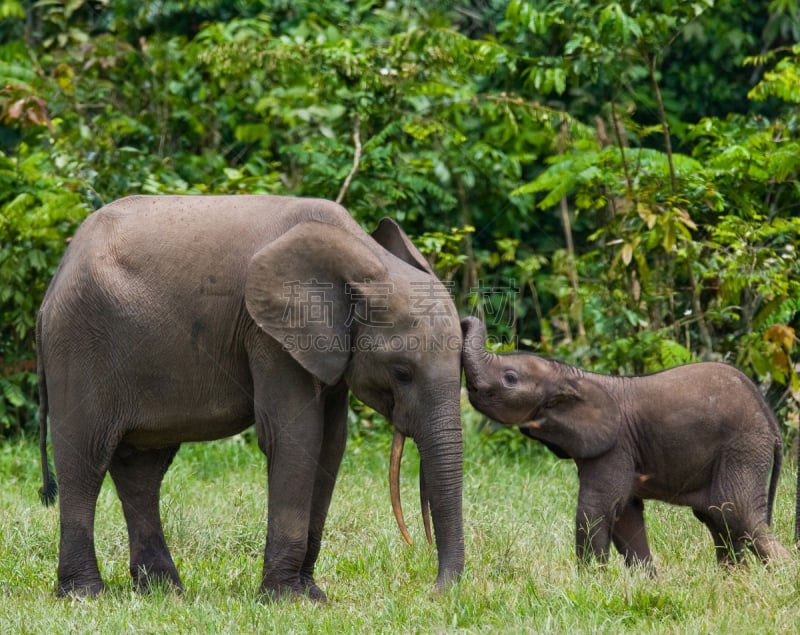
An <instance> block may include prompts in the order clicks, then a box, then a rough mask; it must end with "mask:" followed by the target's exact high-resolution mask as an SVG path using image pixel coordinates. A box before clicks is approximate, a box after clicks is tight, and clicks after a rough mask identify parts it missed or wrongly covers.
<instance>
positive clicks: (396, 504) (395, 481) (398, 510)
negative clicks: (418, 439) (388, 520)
mask: <svg viewBox="0 0 800 635" xmlns="http://www.w3.org/2000/svg"><path fill="white" fill-rule="evenodd" d="M405 442H406V438H405V436H404V435H403V434H402V433H400V432H395V433H394V437H393V438H392V455H391V458H390V459H389V495H390V496H391V498H392V511H393V512H394V517H395V519H396V520H397V526H398V527H399V528H400V533H401V534H402V536H403V540H405V541H406V543H407V544H409V545H410V544H411V536H409V535H408V529H406V521H405V520H403V506H402V505H401V504H400V459H402V458H403V445H404V444H405Z"/></svg>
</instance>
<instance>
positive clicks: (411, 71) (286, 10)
mask: <svg viewBox="0 0 800 635" xmlns="http://www.w3.org/2000/svg"><path fill="white" fill-rule="evenodd" d="M798 42H800V2H798V1H797V0H772V1H770V2H752V1H751V0H694V1H680V0H667V1H659V2H656V1H654V0H623V1H620V2H595V1H594V0H552V1H547V2H545V1H541V0H527V1H526V0H510V1H508V0H502V1H501V0H464V1H455V2H448V1H438V2H435V3H434V2H420V1H419V0H413V1H412V0H390V1H387V2H378V1H372V0H361V1H356V2H343V1H334V0H313V1H311V0H291V1H289V0H233V1H231V0H195V1H173V0H162V1H156V2H141V1H140V0H136V1H133V0H114V1H113V2H112V1H111V0H68V1H64V2H62V1H55V0H36V1H31V0H0V438H3V437H11V436H16V435H19V434H25V433H26V432H28V431H30V432H33V431H34V430H35V429H36V408H37V403H38V398H37V390H36V375H35V364H36V362H35V346H34V328H33V327H34V321H35V317H36V312H37V310H38V306H39V304H40V302H41V298H42V296H43V294H44V290H45V288H46V285H47V283H48V281H49V279H50V277H51V276H52V274H53V272H54V270H55V267H56V266H57V264H58V262H59V260H60V257H61V255H62V254H63V251H64V249H65V248H66V246H67V244H68V241H69V239H70V236H71V235H72V234H73V233H74V231H75V229H76V227H77V226H78V224H79V223H80V222H81V221H82V220H83V219H84V218H85V217H86V215H87V214H89V213H90V212H91V211H92V210H94V209H96V208H98V207H100V206H101V205H103V204H105V203H108V202H110V201H112V200H114V199H116V198H119V197H122V196H126V195H130V194H138V193H147V194H157V193H165V194H178V193H224V194H239V193H276V194H291V195H301V196H317V197H324V198H330V199H334V200H339V201H341V202H342V204H344V205H345V206H346V207H347V208H348V209H349V210H350V211H351V212H352V214H353V215H354V216H355V217H356V219H357V220H358V221H359V222H360V223H361V224H362V225H363V226H364V227H365V228H366V229H367V230H370V229H371V228H373V227H374V226H375V224H376V223H377V221H378V220H379V219H380V217H382V216H384V215H389V216H391V217H393V218H395V219H396V220H398V221H399V222H400V223H401V225H402V226H403V227H404V228H405V229H406V231H407V232H408V233H409V234H410V235H411V236H412V237H413V238H414V240H415V242H416V243H417V245H418V246H420V248H421V249H422V250H423V251H424V252H425V253H426V254H427V255H428V256H429V257H430V259H431V261H432V262H433V264H434V265H435V267H436V269H437V272H438V274H439V276H440V277H441V278H442V280H444V281H445V282H446V284H447V285H448V286H449V288H450V289H451V291H452V293H453V296H454V298H455V299H456V302H457V304H458V306H459V310H460V311H461V313H462V314H464V315H465V314H470V313H473V314H478V315H481V316H482V317H484V318H485V319H486V320H487V322H488V323H489V328H490V331H491V333H492V334H493V336H494V337H495V339H496V341H497V342H498V345H499V346H501V347H505V348H509V347H514V346H519V347H521V348H529V349H532V350H536V351H538V352H540V353H542V354H545V355H550V356H556V357H559V358H561V359H564V360H566V361H568V362H571V363H575V364H579V365H581V366H585V367H587V368H590V369H592V370H596V371H601V372H610V373H641V372H649V371H653V370H657V369H660V368H664V367H669V366H674V365H676V364H679V363H684V362H689V361H693V360H702V359H718V360H724V361H727V362H730V363H733V364H735V365H736V366H738V367H739V368H741V369H743V370H744V371H745V372H746V373H748V374H749V375H750V376H751V377H752V378H753V379H755V380H756V381H758V382H759V383H760V384H761V386H762V388H763V389H764V390H765V392H766V393H767V396H768V399H769V400H770V402H771V404H772V405H773V407H774V408H775V409H776V410H777V411H778V412H779V415H780V417H779V418H780V420H781V422H782V424H783V425H784V429H785V432H786V436H787V442H788V441H789V440H790V438H791V436H792V434H791V433H792V431H793V430H796V429H797V427H798V421H799V420H800V416H798V411H799V408H798V398H800V382H799V381H798V377H797V371H796V369H795V363H794V360H795V358H796V357H797V350H798V348H797V337H796V329H797V328H798V326H800V261H798V257H797V250H798V247H800V183H799V182H798V177H800V119H798V116H799V115H800V44H798ZM360 412H361V415H363V416H361V415H360V416H357V417H354V418H353V423H354V425H362V424H363V425H367V424H368V420H369V416H368V415H369V413H368V412H367V413H366V414H365V410H364V409H363V407H362V410H361V411H360Z"/></svg>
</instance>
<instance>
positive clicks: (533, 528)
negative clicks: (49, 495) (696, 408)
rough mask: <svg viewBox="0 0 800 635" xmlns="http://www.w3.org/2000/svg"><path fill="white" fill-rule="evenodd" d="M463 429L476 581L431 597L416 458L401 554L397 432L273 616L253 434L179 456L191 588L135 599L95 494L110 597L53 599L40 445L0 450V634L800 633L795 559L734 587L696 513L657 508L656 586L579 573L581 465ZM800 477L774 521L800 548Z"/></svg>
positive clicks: (175, 509) (110, 522) (357, 475)
mask: <svg viewBox="0 0 800 635" xmlns="http://www.w3.org/2000/svg"><path fill="white" fill-rule="evenodd" d="M465 426H466V427H467V428H468V432H467V434H466V437H465V444H466V452H465V489H464V516H465V525H466V536H465V538H466V549H467V563H468V564H467V571H466V574H465V576H464V578H463V580H462V581H461V582H460V583H459V584H458V585H456V586H455V587H454V588H452V589H450V590H449V591H447V592H445V593H443V594H435V593H433V592H432V583H433V581H434V578H435V575H436V556H435V551H434V550H433V549H432V548H430V547H428V546H427V544H426V543H425V540H424V534H423V531H422V523H421V520H420V517H419V512H418V510H417V509H416V505H415V502H416V500H418V499H417V489H416V488H417V474H416V472H417V467H418V460H417V457H416V455H415V453H414V451H413V450H414V446H413V443H411V444H408V447H407V451H406V458H405V461H404V472H403V491H404V498H403V499H404V501H406V503H405V511H406V520H407V522H408V523H409V527H410V531H411V533H412V536H413V538H414V539H415V544H414V545H413V546H411V547H408V546H406V545H405V544H404V543H403V542H402V540H401V539H400V536H399V533H398V531H397V528H396V525H395V523H394V519H393V517H392V514H391V510H390V505H389V494H388V485H387V470H388V455H389V442H390V439H389V435H388V434H377V433H376V434H372V435H370V438H366V439H363V440H360V441H361V442H355V443H351V444H350V446H349V447H348V451H347V453H346V456H345V461H344V464H343V467H342V472H341V473H340V478H339V483H338V485H337V490H336V492H335V495H334V501H333V505H332V508H331V513H330V516H329V519H328V525H327V532H326V540H325V542H324V544H323V552H322V555H321V556H320V561H319V563H318V568H317V579H318V582H319V584H320V586H321V587H322V588H323V589H324V590H325V591H326V592H327V593H328V596H329V599H330V601H329V603H328V604H327V605H324V606H319V605H315V604H312V603H309V602H306V601H298V602H288V601H287V602H279V603H269V602H264V601H262V600H261V599H260V598H259V596H258V594H257V592H256V591H257V588H258V583H259V575H260V572H261V560H262V553H263V542H264V536H265V531H266V494H265V491H266V490H265V481H266V477H265V461H264V458H263V457H262V456H261V454H260V453H259V451H258V449H257V447H256V445H255V443H253V442H252V441H250V440H248V439H247V438H246V437H237V438H234V439H230V440H226V441H220V442H215V443H207V444H193V445H186V446H184V447H183V448H182V449H181V451H180V452H179V454H178V457H177V458H176V460H175V463H174V464H173V467H172V468H171V470H170V472H169V473H168V475H167V478H166V480H165V483H164V488H163V502H162V514H163V518H164V523H165V530H166V533H167V538H168V540H169V542H170V545H171V548H172V553H173V556H174V558H175V560H176V563H177V565H178V569H179V570H180V572H181V575H182V577H183V580H184V583H185V585H186V591H185V593H184V594H183V596H175V595H173V594H170V593H164V592H160V591H156V592H153V593H151V594H149V595H145V596H141V595H137V594H135V593H133V592H132V591H131V585H130V581H129V577H128V572H127V569H128V565H127V558H128V554H127V549H128V546H127V537H126V532H125V527H124V522H123V519H122V512H121V509H120V506H119V503H118V501H117V498H116V494H115V492H114V489H113V486H112V485H111V483H110V482H107V483H106V484H105V486H104V488H103V491H102V493H101V496H100V501H99V506H98V517H97V548H98V556H99V560H100V566H101V570H102V571H103V576H104V579H105V581H106V583H107V587H108V590H107V592H106V593H105V594H104V595H102V596H101V597H99V598H96V599H94V600H58V599H56V598H55V597H54V595H53V588H54V584H55V569H56V560H57V542H58V522H57V513H56V510H55V509H46V508H44V507H42V506H40V504H39V502H38V498H37V494H36V491H37V488H38V487H39V484H40V483H39V481H40V476H39V464H38V451H37V448H36V445H35V440H31V441H28V442H13V443H10V444H6V445H4V446H2V447H0V479H2V488H0V509H2V511H0V594H1V597H0V633H37V634H38V633H113V634H117V633H167V632H168V633H214V634H221V633H256V632H269V633H305V632H314V633H412V632H421V633H435V632H471V633H478V632H480V633H495V632H498V633H499V632H503V633H548V632H552V633H595V632H597V633H604V632H608V633H615V634H616V633H651V632H652V633H748V634H749V633H759V634H763V633H796V632H798V631H800V564H799V563H800V557H798V560H797V561H793V562H790V563H787V564H785V565H781V566H779V567H776V568H773V569H770V570H766V569H764V568H763V567H761V566H759V565H756V564H755V563H751V566H749V567H742V568H741V569H739V570H736V571H733V572H730V573H727V572H723V571H720V570H719V569H718V568H717V566H716V563H715V560H714V556H713V548H712V543H711V539H710V537H709V536H708V534H707V532H706V530H705V528H704V527H702V526H701V525H700V523H699V522H697V521H696V520H694V518H693V516H692V515H691V512H689V511H688V510H687V509H683V508H676V507H670V506H667V505H662V504H658V503H650V504H649V505H648V511H647V519H648V523H649V531H650V539H651V545H652V548H653V552H654V555H655V558H656V563H657V566H658V569H659V575H658V578H657V579H650V578H648V577H646V576H645V575H643V574H642V573H640V572H629V571H627V570H625V569H624V567H623V566H622V563H621V560H620V558H619V557H618V556H615V557H614V559H613V561H612V562H611V564H609V565H608V566H607V567H605V568H596V567H595V568H590V569H589V570H585V571H584V570H579V569H578V568H577V567H576V566H575V563H574V558H573V544H572V542H573V514H574V505H575V498H576V493H577V478H576V473H575V467H574V465H573V464H572V463H570V462H568V461H558V460H556V459H555V458H552V457H551V456H550V455H548V454H546V453H544V452H543V451H542V450H541V449H540V448H538V447H536V446H535V444H534V443H533V442H530V443H528V442H527V441H525V440H523V439H522V438H521V437H520V439H519V440H517V439H516V438H514V437H511V436H509V435H502V436H501V438H500V439H499V440H498V439H497V437H494V438H491V437H488V436H487V435H485V434H480V433H478V432H476V431H474V420H473V419H472V418H469V417H468V418H467V422H466V423H465ZM794 469H795V467H794V462H793V461H787V463H786V465H785V466H784V473H783V478H782V482H781V487H780V489H779V492H778V500H777V505H776V511H775V526H776V531H777V533H778V536H779V538H780V539H781V540H782V541H783V542H784V544H787V546H788V545H789V543H790V538H791V533H792V526H793V513H794V504H793V501H794V486H793V482H794Z"/></svg>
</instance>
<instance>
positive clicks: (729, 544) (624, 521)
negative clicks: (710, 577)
mask: <svg viewBox="0 0 800 635" xmlns="http://www.w3.org/2000/svg"><path fill="white" fill-rule="evenodd" d="M462 328H463V331H464V353H463V364H464V374H465V376H466V380H467V387H468V391H469V400H470V402H471V403H472V405H473V406H474V407H475V408H476V409H478V410H479V411H481V412H483V413H484V414H486V415H488V416H489V417H492V418H493V419H495V420H497V421H499V422H501V423H505V424H507V425H519V426H520V430H521V431H522V432H523V433H524V434H526V435H527V436H530V437H533V438H534V439H537V440H540V441H542V442H544V443H545V444H546V445H547V446H548V447H549V448H550V449H551V450H553V451H554V452H555V453H556V454H557V455H558V456H560V457H562V458H572V459H574V461H575V463H576V465H577V467H578V478H579V481H580V491H579V494H578V511H577V514H576V525H577V527H576V551H577V555H578V557H579V558H580V559H581V560H586V559H589V558H590V557H592V556H596V557H597V558H598V559H599V560H601V561H603V560H605V559H606V558H607V557H608V552H609V547H610V545H611V543H612V542H613V543H614V545H615V546H616V548H617V550H618V551H619V552H620V553H621V554H622V555H623V556H624V557H625V563H626V564H627V565H634V564H643V565H645V566H646V567H647V568H649V569H651V570H654V568H653V566H652V556H651V553H650V547H649V546H648V542H647V537H646V534H645V526H644V504H643V500H644V499H647V498H655V499H659V500H662V501H666V502H669V503H674V504H678V505H686V506H689V507H691V508H692V510H693V511H694V514H695V516H697V518H699V519H700V520H701V521H702V522H703V523H704V524H705V525H706V526H707V527H708V529H709V530H710V532H711V535H712V537H713V539H714V544H715V546H716V550H717V551H716V553H717V558H718V559H719V561H720V562H721V563H732V562H735V561H736V560H738V558H739V556H740V555H741V552H742V551H743V549H744V547H745V545H747V546H748V547H749V548H750V549H751V550H752V551H753V552H754V553H756V555H757V556H758V557H759V558H761V559H762V560H764V561H767V560H772V559H775V560H780V559H784V558H787V557H788V555H789V554H788V552H787V550H786V549H785V548H784V547H783V546H782V545H781V544H780V543H779V542H778V540H777V539H776V538H775V536H774V534H773V533H772V531H771V530H770V527H769V525H770V517H771V513H772V503H773V500H774V497H775V490H776V487H777V483H778V477H779V472H780V466H781V458H782V450H783V442H782V439H781V433H780V430H779V428H778V423H777V421H776V420H775V417H774V415H773V414H772V412H771V411H770V409H769V406H768V405H767V404H766V402H765V401H764V398H763V397H762V396H761V394H760V393H759V392H758V389H757V388H756V387H755V385H754V384H753V382H751V381H750V380H749V379H748V378H747V377H746V376H745V375H744V374H742V373H741V372H739V371H738V370H736V369H735V368H734V367H732V366H729V365H727V364H719V363H713V362H706V363H698V364H689V365H686V366H679V367H676V368H672V369H669V370H664V371H661V372H658V373H653V374H651V375H644V376H638V377H610V376H605V375H599V374H597V373H590V372H587V371H584V370H582V369H580V368H576V367H574V366H569V365H567V364H564V363H561V362H558V361H554V360H548V359H544V358H542V357H539V356H537V355H533V354H530V353H509V354H503V355H496V354H492V353H490V352H489V351H487V350H486V328H485V327H484V325H483V323H482V322H481V321H480V320H478V319H477V318H472V317H471V318H466V319H465V320H464V321H463V322H462ZM798 500H799V501H800V498H799V499H798Z"/></svg>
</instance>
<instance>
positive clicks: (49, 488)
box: [36, 313, 58, 505]
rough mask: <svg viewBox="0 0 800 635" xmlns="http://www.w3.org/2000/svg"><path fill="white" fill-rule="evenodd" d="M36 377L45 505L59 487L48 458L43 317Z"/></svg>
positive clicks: (38, 328) (39, 323)
mask: <svg viewBox="0 0 800 635" xmlns="http://www.w3.org/2000/svg"><path fill="white" fill-rule="evenodd" d="M36 376H37V378H38V380H39V451H40V453H41V455H42V487H41V489H40V490H39V498H40V499H41V501H42V503H43V504H45V505H52V504H53V503H55V502H56V496H57V495H58V485H57V484H56V480H55V478H53V473H52V471H51V470H50V460H49V459H48V456H47V378H46V377H45V372H44V354H43V352H42V315H41V313H40V314H39V315H38V317H37V319H36Z"/></svg>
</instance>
